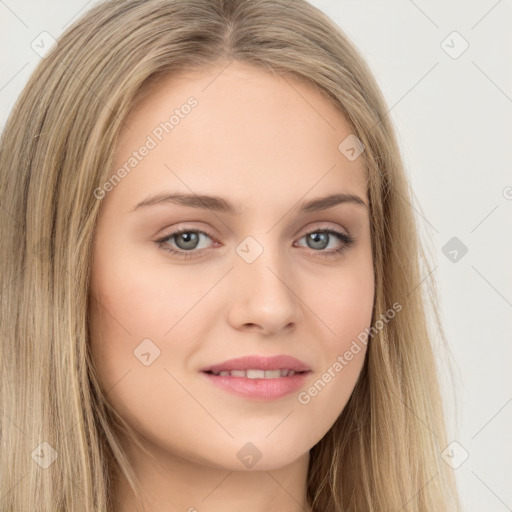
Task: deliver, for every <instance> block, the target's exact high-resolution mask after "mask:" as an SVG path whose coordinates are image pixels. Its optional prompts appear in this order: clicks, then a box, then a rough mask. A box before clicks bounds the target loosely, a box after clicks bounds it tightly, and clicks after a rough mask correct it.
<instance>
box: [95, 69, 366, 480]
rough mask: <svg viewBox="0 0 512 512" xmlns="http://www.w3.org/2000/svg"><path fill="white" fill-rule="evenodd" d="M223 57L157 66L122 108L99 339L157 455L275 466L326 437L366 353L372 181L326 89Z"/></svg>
mask: <svg viewBox="0 0 512 512" xmlns="http://www.w3.org/2000/svg"><path fill="white" fill-rule="evenodd" d="M223 67H224V66H219V67H218V68H215V69H203V70H200V71H197V70H196V71H193V72H192V71H190V72H187V73H185V72H182V73H181V74H179V75H174V76H172V77H171V78H165V79H162V80H161V81H160V82H158V83H157V84H154V85H153V87H152V88H151V89H150V90H148V91H147V92H146V94H145V96H144V98H143V99H142V100H141V102H140V103H139V104H138V105H137V107H136V108H135V109H134V110H133V111H132V113H131V114H130V116H129V117H128V119H127V120H126V121H125V128H124V131H123V132H122V133H121V136H120V139H119V141H118V146H117V151H116V160H115V165H114V169H113V173H117V177H118V179H115V180H114V179H111V180H110V181H109V182H107V183H105V184H102V187H101V192H99V191H97V192H96V194H97V195H98V197H103V199H102V205H101V211H100V217H99V220H98V224H97V230H96V233H95V240H94V255H93V256H94V258H93V269H92V280H91V288H90V293H91V302H90V303H91V308H90V312H89V313H90V316H89V318H90V325H91V334H92V336H91V338H92V339H91V343H92V352H93V358H94V363H95V365H96V367H97V370H98V374H99V377H100V381H101V386H102V388H103V390H104V392H105V393H108V395H107V397H108V399H109V400H110V401H111V403H112V405H113V407H114V408H115V409H116V410H117V411H118V412H119V414H120V415H121V416H122V417H123V418H124V419H125V420H126V421H127V422H128V423H129V424H130V425H131V426H132V427H133V428H134V429H135V431H136V432H137V433H138V434H140V436H141V439H143V442H144V444H145V445H146V447H147V448H148V449H149V450H151V451H152V452H153V453H158V454H159V455H158V456H159V457H169V458H175V459H177V458H179V459H180V460H186V461H187V462H197V463H201V464H203V465H208V466H211V467H222V468H226V469H229V470H234V471H243V470H247V469H250V467H251V464H252V463H251V462H250V460H256V459H258V460H257V462H256V464H255V466H254V467H255V468H256V469H260V470H271V469H275V468H279V467H283V466H285V465H287V464H289V463H291V462H292V461H295V460H297V459H298V458H300V457H303V456H306V455H307V454H308V452H309V449H310V448H312V447H313V446H314V445H315V444H316V443H317V442H318V441H320V439H321V438H322V437H323V436H324V435H325V434H326V432H327V431H328V430H329V428H330V427H331V426H332V425H333V423H334V421H335V420H336V418H337V417H338V416H339V415H340V413H341V412H342V410H343V408H344V406H345V404H346V403H347V400H348V399H349V397H350V395H351V393H352V391H353V388H354V386H355V383H356V380H357V378H358V375H359V373H360V371H361V368H362V365H363V362H364V356H365V352H366V350H365V347H364V346H362V348H360V350H359V351H358V352H357V353H355V351H354V350H352V351H351V346H352V347H353V341H354V340H355V339H356V338H357V336H358V334H359V333H361V332H362V331H364V330H365V328H367V327H369V326H370V322H371V315H372V307H373V300H374V276H373V267H372V252H371V238H370V222H369V210H368V196H367V180H366V174H365V170H364V164H363V158H362V157H360V158H356V159H355V160H354V159H348V158H347V157H346V156H345V154H344V153H342V152H341V151H340V150H339V149H338V146H339V145H340V143H341V142H342V141H343V140H344V139H345V138H346V137H347V136H349V135H350V134H351V129H350V126H349V125H348V124H347V122H346V121H345V119H344V118H343V116H342V114H341V113H340V112H339V111H338V110H337V109H336V108H335V107H334V106H333V105H331V104H330V103H329V101H328V100H327V99H326V98H325V97H324V96H322V95H321V94H320V93H319V92H318V91H316V90H315V89H314V88H312V87H311V86H310V85H307V84H304V83H302V82H299V81H297V80H296V79H293V78H289V77H287V78H286V80H285V79H283V78H277V77H275V76H273V75H271V74H268V73H266V72H265V71H263V70H260V69H258V68H255V67H252V66H250V65H247V64H242V63H238V62H233V63H232V64H231V65H230V66H228V67H227V69H225V70H224V71H223V72H222V73H220V71H221V70H222V69H223ZM219 73H220V74H219ZM215 77H216V78H215ZM191 98H192V99H191ZM171 116H173V117H171ZM166 123H167V124H166ZM144 148H145V149H144ZM123 168H124V172H122V171H121V169H123ZM338 194H339V195H345V196H340V197H342V198H343V197H345V199H347V197H348V198H349V199H350V200H345V201H341V202H340V201H335V200H331V201H327V202H323V203H322V202H319V201H317V200H318V199H320V198H325V197H326V196H333V195H338ZM178 195H179V196H178ZM166 196H167V199H164V198H165V197H166ZM171 196H172V197H171ZM199 196H201V198H199ZM202 196H211V197H213V198H214V199H211V198H210V199H207V198H203V197H202ZM338 199H339V198H338ZM308 205H309V206H308ZM176 233H179V234H176ZM347 352H351V353H352V357H350V356H347ZM251 356H253V359H244V360H242V361H241V362H239V364H238V365H237V363H236V362H229V361H230V360H232V359H237V358H246V357H249V358H250V357H251ZM276 356H277V357H279V356H283V357H282V358H281V359H276ZM272 358H274V359H272ZM290 358H295V359H293V360H292V359H290ZM341 361H343V362H341ZM336 363H338V364H336ZM340 366H341V370H340ZM212 367H213V369H214V370H215V369H216V371H217V372H220V371H223V372H229V373H228V374H227V375H226V374H225V373H223V374H219V375H214V374H212V373H207V371H209V370H210V369H211V368H212ZM293 368H295V370H294V371H295V372H296V373H295V375H290V373H291V371H292V369H293ZM280 369H284V370H288V375H287V372H286V371H284V372H281V373H279V372H278V373H276V372H275V371H272V370H280ZM232 370H235V371H234V373H231V371H232ZM244 370H246V372H245V373H244ZM251 370H255V371H251ZM265 370H266V373H264V371H265ZM302 372H304V373H302ZM249 443H250V444H249ZM276 448H277V449H276ZM251 457H252V459H251Z"/></svg>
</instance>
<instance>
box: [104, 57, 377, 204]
mask: <svg viewBox="0 0 512 512" xmlns="http://www.w3.org/2000/svg"><path fill="white" fill-rule="evenodd" d="M191 98H193V101H192V102H191ZM192 104H194V106H193V107H190V105H192ZM187 105H188V106H187ZM351 134H352V130H351V127H350V125H349V124H348V122H347V121H346V119H345V118H344V116H343V114H342V113H341V111H340V110H339V109H337V108H336V107H335V106H334V105H333V104H332V103H331V102H330V101H329V100H328V99H327V98H326V97H325V96H324V95H323V94H321V93H320V92H319V90H317V89H316V88H315V87H314V86H312V85H311V84H308V83H305V82H304V81H302V80H298V79H297V78H295V77H291V76H288V75H287V76H276V75H273V74H272V73H270V72H267V71H265V70H262V69H259V68H257V67H255V66H252V65H248V64H244V63H240V62H236V61H235V62H232V63H231V64H229V65H227V67H226V64H223V65H218V66H213V67H209V68H203V69H195V70H189V71H181V72H179V73H176V74H174V75H172V76H167V77H165V78H161V79H160V80H158V81H156V82H154V83H153V84H152V85H151V86H150V87H148V88H146V90H145V91H144V92H143V95H142V96H141V98H140V100H139V102H138V104H137V106H136V107H135V109H134V110H133V111H132V112H131V113H130V115H129V116H128V118H127V119H126V128H125V129H123V131H122V132H121V134H120V138H119V143H118V146H117V150H116V155H115V169H118V168H120V167H122V166H126V164H127V162H128V160H129V158H130V157H131V156H132V155H133V152H134V151H137V148H141V147H142V146H144V145H148V146H149V145H151V146H154V147H152V148H151V150H150V151H146V152H145V153H147V155H146V156H144V158H143V159H140V161H138V162H137V163H136V166H134V168H133V170H132V171H130V173H129V176H127V177H126V178H124V179H123V182H122V183H120V184H119V185H118V186H117V187H116V190H114V191H113V194H116V195H121V194H122V195H123V196H126V198H125V199H126V201H128V200H129V201H130V203H131V204H135V203H136V202H138V201H139V200H140V199H141V198H142V196H143V195H144V194H152V193H158V192H162V191H163V190H164V189H165V190H170V189H172V190H175V191H182V192H188V193H190V192H193V193H198V194H199V193H209V194H212V195H218V196H230V197H233V198H238V199H239V201H237V202H242V203H244V204H250V201H251V198H257V197H260V198H261V197H262V194H264V196H265V197H268V198H272V197H274V199H275V200H276V201H281V202H283V201H286V200H287V198H289V199H290V200H291V199H293V198H295V200H298V199H300V198H301V197H307V196H308V195H311V194H312V195H314V196H318V195H322V194H325V193H335V192H343V193H357V194H358V195H359V196H361V197H363V198H364V199H365V200H366V198H367V195H366V189H367V180H366V171H365V167H364V160H363V158H357V159H356V160H354V161H351V160H349V159H347V157H346V156H345V154H344V153H342V152H341V151H340V149H339V145H340V143H341V142H342V141H344V140H345V139H346V138H347V137H348V136H350V135H351ZM149 141H152V142H151V143H150V142H149ZM115 169H114V170H115ZM113 194H112V193H111V195H113ZM244 199H247V201H244ZM123 202H124V201H123Z"/></svg>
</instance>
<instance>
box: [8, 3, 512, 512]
mask: <svg viewBox="0 0 512 512" xmlns="http://www.w3.org/2000/svg"><path fill="white" fill-rule="evenodd" d="M95 3H96V2H93V1H90V2H86V1H84V0H67V1H63V0H61V1H56V0H52V1H49V0H47V1H45V2H37V1H28V0H17V1H15V0H0V48H1V55H0V71H1V73H0V130H1V129H2V128H3V126H4V124H5V121H6V119H7V116H8V114H9V111H10V109H11V107H12V105H13V103H14V101H15V99H16V97H17V96H18V95H19V93H20V92H21V90H22V88H23V87H24V85H25V83H26V82H27V80H28V78H29V76H30V73H31V72H32V70H33V69H34V67H35V66H36V64H37V63H38V62H39V60H40V56H39V55H38V53H37V50H35V49H34V48H33V46H35V45H36V44H40V45H42V43H41V37H43V38H44V37H48V36H41V37H39V35H40V34H41V33H42V32H48V33H49V34H51V35H52V36H53V37H55V38H57V37H58V36H59V35H60V34H61V33H62V32H63V30H64V29H65V28H67V27H68V25H69V24H70V23H71V22H72V21H74V20H75V19H76V18H77V17H78V16H80V15H81V14H82V13H84V12H86V11H87V10H88V9H89V8H91V7H92V6H93V5H95ZM311 3H312V4H313V5H315V6H317V7H319V8H320V9H322V10H323V11H324V12H325V13H327V14H328V15H329V16H330V17H331V18H333V19H334V21H335V22H336V23H337V24H338V25H339V26H340V27H341V28H342V29H343V30H344V31H345V32H346V33H347V35H348V36H349V37H350V38H351V39H352V41H353V42H354V43H355V45H356V46H357V47H358V48H359V49H360V50H361V51H362V53H363V55H364V57H365V58H366V60H367V62H368V63H369V65H370V67H371V68H372V70H373V72H374V74H375V76H376V78H377V80H378V82H379V85H380V87H381V89H382V91H383V93H384V96H385V98H386V100H387V102H388V106H389V108H390V109H391V110H390V114H389V115H390V116H391V117H392V119H393V121H394V123H395V125H396V127H397V130H398V136H399V141H400V145H401V148H402V154H403V158H404V161H405V164H406V169H407V173H408V175H409V178H410V180H411V182H412V184H413V188H414V191H415V194H416V197H417V201H415V202H414V203H413V205H412V207H413V208H415V210H416V211H417V215H418V222H419V226H420V228H421V234H422V237H423V239H424V240H425V243H427V244H428V245H429V246H430V247H431V253H432V254H431V261H432V268H433V269H434V270H433V272H432V273H431V274H430V275H428V274H426V275H425V279H435V280H436V281H437V283H438V287H439V290H440V296H441V297H440V298H441V310H442V319H443V322H444V326H445V329H446V334H447V337H448V341H449V343H450V348H451V351H452V353H453V356H454V358H455V361H456V364H457V367H458V372H457V375H456V380H457V382H456V384H457V386H456V388H455V390H456V397H454V398H450V399H449V400H450V402H448V404H449V405H448V408H449V409H450V411H452V410H454V407H455V403H452V400H454V399H456V400H457V404H458V408H459V410H460V412H459V416H458V424H457V423H455V422H452V423H453V425H451V426H450V431H451V439H453V440H454V441H456V443H457V444H455V445H452V446H451V448H452V449H453V452H450V454H449V455H451V456H452V457H451V458H450V459H447V460H450V461H451V465H452V466H455V465H458V464H459V463H460V461H461V460H463V458H464V455H465V454H466V452H467V454H468V458H467V459H466V460H465V461H464V462H463V463H462V464H460V466H458V467H457V468H456V469H454V471H455V473H456V476H457V479H458V482H459V486H460V490H461V494H462V496H463V501H464V506H465V510H467V511H468V512H476V511H485V512H491V511H495V512H505V511H507V510H512V486H511V485H510V476H511V475H512V450H511V447H512V428H511V427H512V386H511V381H512V378H511V375H510V374H511V372H510V365H511V361H512V358H511V352H512V350H511V343H510V342H511V336H510V334H511V321H510V320H511V310H512V286H511V281H512V280H511V274H512V272H511V264H510V262H512V240H511V236H510V235H511V223H510V220H511V210H512V175H511V173H510V166H511V162H512V117H511V114H512V79H511V78H512V44H511V39H512V30H511V29H510V27H511V20H512V5H511V2H510V0H508V1H507V0H499V1H495V0H489V1H487V0H486V1H478V2H477V1H472V2H463V1H460V0H459V1H452V2H442V1H440V0H435V1H430V2H427V1H426V0H423V1H420V0H418V1H416V2H414V1H412V0H400V1H399V0H389V1H387V2H378V1H376V0H373V1H365V2H362V1H358V2H356V1H355V0H343V1H335V0H313V1H312V2H311ZM454 31H456V32H458V33H459V34H460V36H457V35H453V32H454ZM38 41H39V43H38ZM466 44H468V45H469V46H468V48H467V49H466V50H465V51H464V52H463V53H461V54H460V55H459V53H460V52H461V50H463V49H464V47H465V45H466ZM453 237H456V239H457V240H455V241H453V240H452V241H451V242H450V240H451V239H452V238H453ZM446 244H448V245H446ZM453 244H454V245H453ZM461 244H464V246H466V247H467V253H466V254H464V255H462V252H461V250H460V248H461V247H462V245H461ZM453 250H456V251H457V255H456V256H455V253H454V252H453ZM450 252H451V254H450ZM445 253H446V255H445ZM452 259H455V260H456V261H452ZM446 382H449V381H446ZM451 389H452V387H451V386H450V385H449V384H447V385H446V393H447V395H448V394H450V393H449V392H450V391H451ZM418 421H421V418H418ZM425 428H427V427H425Z"/></svg>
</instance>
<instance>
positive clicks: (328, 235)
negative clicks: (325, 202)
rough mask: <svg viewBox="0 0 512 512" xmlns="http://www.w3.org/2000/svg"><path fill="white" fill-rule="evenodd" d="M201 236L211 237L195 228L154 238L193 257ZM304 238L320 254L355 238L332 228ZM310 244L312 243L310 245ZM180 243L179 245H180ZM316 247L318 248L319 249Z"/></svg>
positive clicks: (345, 246) (176, 252) (335, 252)
mask: <svg viewBox="0 0 512 512" xmlns="http://www.w3.org/2000/svg"><path fill="white" fill-rule="evenodd" d="M202 237H206V238H210V239H211V237H210V236H209V235H208V234H207V233H205V232H204V231H199V230H196V229H187V228H185V229H180V230H177V231H174V232H172V233H171V234H169V235H167V236H165V237H163V238H160V239H159V240H156V242H155V243H156V244H157V245H158V247H160V248H161V249H163V250H164V251H166V252H169V253H171V254H174V255H176V256H178V257H182V258H193V257H197V256H200V254H201V253H202V252H203V250H204V249H206V248H204V247H203V248H198V244H199V242H200V241H201V238H202ZM333 237H334V238H335V239H337V240H338V242H341V245H340V247H338V248H336V249H331V250H329V251H325V250H324V249H325V247H327V246H328V245H329V243H330V242H331V239H332V238H333ZM303 238H306V239H307V240H308V242H307V243H308V247H309V248H311V249H315V250H314V252H319V253H320V254H321V255H322V256H326V257H329V256H336V255H339V254H341V253H342V252H344V251H345V250H347V249H348V248H349V247H351V246H352V245H354V243H355V241H356V240H355V238H354V237H352V236H351V235H349V234H347V233H342V232H341V231H336V230H334V229H317V230H315V231H310V232H309V233H306V235H304V236H303V237H301V238H300V239H299V240H302V239H303ZM169 240H173V241H174V242H173V243H174V245H175V246H176V245H177V249H174V248H172V247H171V246H170V245H169V243H168V242H169ZM310 244H312V245H310ZM180 245H181V247H180ZM301 247H303V246H301ZM316 249H320V250H319V251H318V250H316ZM198 253H199V254H198Z"/></svg>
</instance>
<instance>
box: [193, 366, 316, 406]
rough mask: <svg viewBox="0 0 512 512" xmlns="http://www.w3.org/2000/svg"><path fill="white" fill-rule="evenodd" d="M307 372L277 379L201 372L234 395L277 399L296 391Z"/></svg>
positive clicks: (258, 398)
mask: <svg viewBox="0 0 512 512" xmlns="http://www.w3.org/2000/svg"><path fill="white" fill-rule="evenodd" d="M309 373H310V372H305V373H296V374H295V375H292V376H291V377H279V378H277V379H248V378H246V377H231V376H221V375H213V374H212V373H206V372H202V374H203V375H205V376H206V377H207V378H208V379H209V380H210V382H212V383H213V384H215V385H216V386H218V387H220V388H222V389H225V390H226V391H230V392H231V393H234V394H235V395H238V396H242V397H244V398H253V399H257V400H277V399H278V398H282V397H284V396H286V395H289V394H291V393H294V392H296V391H298V390H299V389H300V388H301V387H302V386H303V385H304V382H305V379H306V378H307V376H308V375H309Z"/></svg>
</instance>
